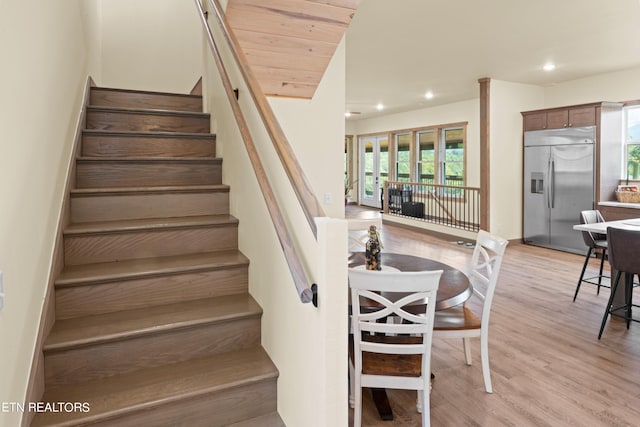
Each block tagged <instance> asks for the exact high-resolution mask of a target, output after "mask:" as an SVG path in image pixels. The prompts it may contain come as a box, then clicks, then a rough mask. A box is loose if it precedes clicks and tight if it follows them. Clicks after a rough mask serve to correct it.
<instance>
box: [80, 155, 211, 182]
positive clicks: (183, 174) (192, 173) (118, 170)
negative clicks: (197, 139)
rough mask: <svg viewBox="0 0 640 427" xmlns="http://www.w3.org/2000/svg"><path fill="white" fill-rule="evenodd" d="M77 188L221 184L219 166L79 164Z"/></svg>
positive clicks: (144, 163) (123, 163)
mask: <svg viewBox="0 0 640 427" xmlns="http://www.w3.org/2000/svg"><path fill="white" fill-rule="evenodd" d="M76 182H77V186H78V188H106V187H139V186H169V185H208V184H221V183H222V163H221V162H219V161H213V160H212V161H210V162H205V161H202V162H188V161H184V162H176V161H173V162H166V161H160V160H157V161H146V162H145V161H127V162H125V161H123V162H118V161H78V162H77V166H76Z"/></svg>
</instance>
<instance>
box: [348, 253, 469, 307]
mask: <svg viewBox="0 0 640 427" xmlns="http://www.w3.org/2000/svg"><path fill="white" fill-rule="evenodd" d="M381 264H382V269H383V270H384V266H390V267H394V268H397V269H398V270H400V271H429V270H443V272H442V276H441V277H440V284H439V286H438V293H437V295H436V310H445V309H447V308H451V307H454V306H456V305H459V304H462V303H463V302H465V301H466V300H468V299H469V298H471V295H473V286H472V285H471V282H470V281H469V278H468V277H467V276H466V275H465V274H464V273H463V272H462V271H460V270H458V269H457V268H454V267H451V266H450V265H447V264H444V263H441V262H438V261H434V260H431V259H427V258H421V257H417V256H414V255H406V254H397V253H390V252H382V253H381ZM359 265H364V252H356V253H354V254H353V255H352V256H351V257H350V258H349V267H350V268H351V267H357V266H359Z"/></svg>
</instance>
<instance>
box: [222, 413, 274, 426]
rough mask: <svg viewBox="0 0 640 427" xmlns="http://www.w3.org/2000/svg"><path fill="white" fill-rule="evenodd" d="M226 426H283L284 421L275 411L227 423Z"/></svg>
mask: <svg viewBox="0 0 640 427" xmlns="http://www.w3.org/2000/svg"><path fill="white" fill-rule="evenodd" d="M228 427H285V424H284V421H282V418H280V415H278V413H277V412H271V413H269V414H266V415H263V416H261V417H255V418H251V419H248V420H244V421H240V422H238V423H234V424H231V425H229V426H228Z"/></svg>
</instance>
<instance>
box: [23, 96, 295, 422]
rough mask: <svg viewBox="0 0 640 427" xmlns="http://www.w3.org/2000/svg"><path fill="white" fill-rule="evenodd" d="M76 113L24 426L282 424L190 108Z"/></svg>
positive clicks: (202, 133)
mask: <svg viewBox="0 0 640 427" xmlns="http://www.w3.org/2000/svg"><path fill="white" fill-rule="evenodd" d="M89 104H90V105H89V106H88V107H87V111H86V129H85V131H84V133H83V138H82V147H81V154H80V156H79V157H78V158H77V160H76V169H75V170H76V176H75V186H74V189H73V190H71V192H70V194H69V198H70V208H71V214H70V216H71V223H70V225H69V226H68V227H67V228H66V229H65V230H64V258H65V267H64V269H63V271H62V273H61V274H60V276H59V277H58V278H57V280H56V281H55V304H56V306H55V308H56V309H55V311H56V319H55V323H54V325H53V329H52V330H51V332H50V334H49V336H48V337H47V339H46V341H45V344H44V378H45V393H44V397H43V401H44V402H79V403H84V402H86V404H88V405H85V406H83V407H81V408H79V409H78V410H75V411H71V412H67V411H62V412H46V413H38V414H37V415H36V416H35V417H34V419H33V422H32V424H31V425H32V426H72V425H86V424H92V425H93V424H98V425H100V426H112V425H117V426H129V425H131V426H133V425H136V426H140V425H142V426H154V427H155V426H176V425H181V426H201V425H202V426H208V427H214V426H227V425H233V426H237V427H239V426H243V427H249V426H261V427H265V426H267V427H269V426H284V423H283V422H282V420H281V419H280V417H279V415H278V414H277V401H276V381H277V377H278V371H277V369H276V367H275V366H274V365H273V363H272V362H271V360H270V359H269V357H268V356H267V354H266V353H265V351H264V350H263V349H262V347H261V345H260V321H261V315H262V311H261V309H260V307H259V306H258V304H257V303H256V302H255V301H254V300H253V298H252V297H251V296H250V295H249V294H248V264H249V261H248V260H247V259H246V258H245V257H244V256H243V255H242V254H241V253H240V252H239V251H238V234H237V228H238V221H237V220H236V219H235V218H233V217H232V216H230V215H229V187H228V186H226V185H223V184H222V183H221V182H222V160H221V159H218V158H216V157H215V136H214V135H212V134H210V133H209V132H210V130H209V123H210V120H209V115H208V114H204V113H202V97H200V96H197V95H177V94H166V93H154V92H139V91H129V90H117V89H106V88H96V87H94V88H91V95H90V103H89ZM87 409H88V411H87Z"/></svg>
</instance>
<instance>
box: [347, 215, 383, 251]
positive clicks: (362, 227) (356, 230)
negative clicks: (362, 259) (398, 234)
mask: <svg viewBox="0 0 640 427" xmlns="http://www.w3.org/2000/svg"><path fill="white" fill-rule="evenodd" d="M372 225H375V227H376V229H377V230H378V231H380V229H381V228H382V218H380V217H378V218H366V219H364V218H350V219H347V228H348V231H349V252H362V251H364V249H365V245H366V243H367V239H369V227H370V226H372Z"/></svg>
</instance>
